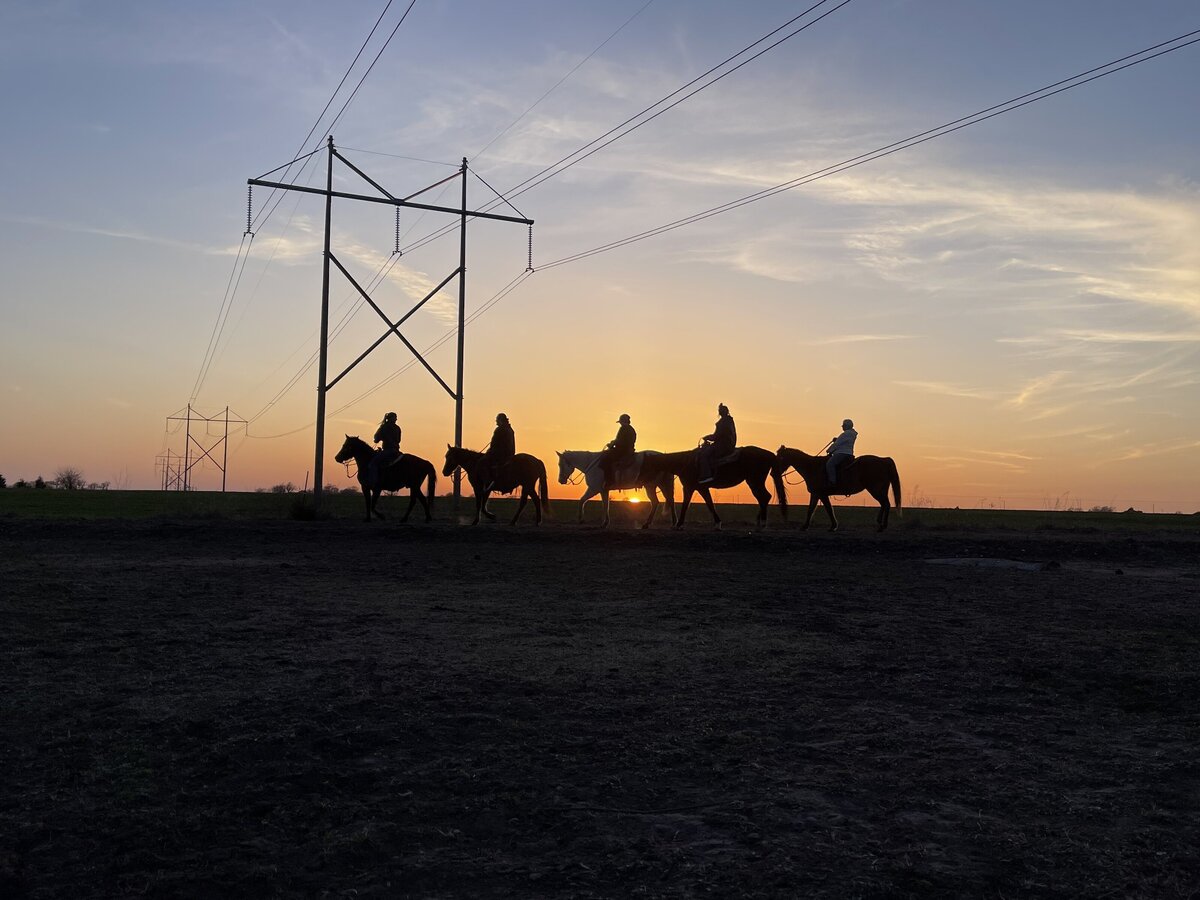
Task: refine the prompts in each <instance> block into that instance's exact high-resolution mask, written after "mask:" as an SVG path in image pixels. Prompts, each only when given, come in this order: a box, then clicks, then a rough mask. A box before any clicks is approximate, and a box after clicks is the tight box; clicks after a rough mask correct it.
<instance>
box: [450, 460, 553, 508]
mask: <svg viewBox="0 0 1200 900" xmlns="http://www.w3.org/2000/svg"><path fill="white" fill-rule="evenodd" d="M486 462H487V459H486V457H485V455H484V454H483V453H480V452H478V451H477V450H466V449H464V448H462V447H451V446H450V445H449V444H447V445H446V464H445V465H444V466H442V474H443V475H449V474H450V473H451V472H453V471H454V470H455V469H457V468H459V467H460V466H461V467H462V470H463V471H464V472H466V473H467V481H469V482H471V490H472V491H473V492H474V494H475V518H474V520H473V521H472V522H471V524H472V525H478V524H479V516H480V514H481V513H482V514H483V515H485V516H487V517H488V518H489V519H495V518H496V517H495V516H494V515H492V514H491V513H490V512H488V511H487V501H488V496H489V495H490V494H491V492H492V491H497V492H498V493H501V494H507V493H510V492H511V491H514V490H516V489H517V488H520V489H521V502H520V503H519V504H518V505H517V512H516V515H514V516H513V517H512V521H511V522H510V523H509V524H510V525H516V524H517V519H519V518H521V513H522V512H523V511H524V509H525V504H526V503H528V502H529V501H530V500H533V512H534V515H535V517H536V518H535V524H537V525H541V524H542V514H543V513H546V514H549V512H550V505H549V504H550V499H549V496H548V494H547V490H546V465H545V463H543V462H542V461H541V460H540V459H538V458H537V457H536V456H531V455H530V454H528V453H518V454H517V455H516V456H514V457H513V458H512V459H511V460H509V461H508V462H507V463H505V464H504V465H502V466H500V468H499V469H497V470H496V472H495V474H494V475H493V476H489V475H488V467H487V466H486V465H485V463H486ZM493 479H494V480H493ZM539 489H540V494H539Z"/></svg>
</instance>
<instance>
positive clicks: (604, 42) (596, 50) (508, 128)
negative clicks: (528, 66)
mask: <svg viewBox="0 0 1200 900" xmlns="http://www.w3.org/2000/svg"><path fill="white" fill-rule="evenodd" d="M653 2H654V0H646V2H645V3H643V4H642V6H641V8H640V9H638V11H637V12H635V13H634V14H633V15H632V16H630V17H629V18H628V19H626V20H625V21H624V22H622V23H621V25H620V26H619V27H618V28H617V30H616V31H614V32H613V33H612V34H610V35H609V36H608V37H606V38H605V39H604V40H602V41H601V42H600V43H599V44H597V45H596V46H595V47H594V48H593V49H592V52H591V53H589V54H588V55H587V56H585V57H584V58H583V59H581V60H580V61H579V62H578V63H576V64H575V66H574V68H572V69H571V71H569V72H567V74H566V75H564V76H563V77H562V78H560V79H558V81H557V82H555V84H554V87H552V88H550V90H548V91H546V93H544V94H542V96H540V97H538V98H537V99H536V100H534V101H533V103H531V104H529V106H528V107H526V109H525V112H523V113H521V114H520V115H519V116H517V117H516V118H515V119H513V120H512V121H511V122H509V123H508V124H507V125H506V126H504V128H502V129H501V130H500V132H499V133H498V134H497V135H496V136H495V137H494V138H492V139H491V140H490V141H488V142H487V143H486V144H484V145H483V147H482V148H481V149H480V150H479V151H478V152H476V154H475V155H474V156H473V157H471V161H472V162H478V161H479V160H480V159H481V158H482V157H483V154H484V153H485V152H487V149H488V148H489V147H491V146H492V144H494V143H496V141H498V140H500V138H502V137H504V135H506V134H508V132H509V131H511V130H512V128H513V127H514V126H515V125H516V124H517V123H518V122H520V121H521V120H522V119H524V118H525V117H526V116H527V115H529V114H530V113H531V112H533V110H534V109H535V108H536V107H537V106H538V104H540V103H541V102H542V101H543V100H545V99H546V98H547V97H549V96H550V95H551V94H553V93H554V92H555V91H557V90H558V89H559V88H560V87H562V86H563V84H564V83H565V82H566V81H567V79H568V78H570V77H571V76H572V75H574V74H575V73H576V72H578V71H579V70H580V69H581V68H583V66H584V64H585V63H586V62H587V61H588V60H589V59H591V58H592V57H593V56H595V55H596V54H597V53H599V52H600V51H601V50H603V49H604V47H605V46H606V45H607V44H608V42H609V41H611V40H612V39H613V38H615V37H616V36H617V35H618V34H620V33H621V32H622V31H624V30H625V27H626V26H627V25H628V24H629V23H630V22H632V21H633V20H634V19H636V18H637V17H638V16H640V15H641V14H642V13H644V12H645V11H646V8H647V7H648V6H649V5H650V4H651V3H653Z"/></svg>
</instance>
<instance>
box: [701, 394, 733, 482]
mask: <svg viewBox="0 0 1200 900" xmlns="http://www.w3.org/2000/svg"><path fill="white" fill-rule="evenodd" d="M717 415H718V416H720V418H719V419H717V425H716V427H715V428H714V429H713V433H712V434H706V435H705V436H704V437H702V438H701V440H702V441H704V446H703V447H701V448H700V458H699V460H698V466H697V468H698V474H699V476H700V483H701V484H708V483H709V482H710V481H712V480H713V473H714V471H715V470H716V468H717V463H718V462H720V461H721V460H722V459H724V458H725V457H726V456H728V455H729V454H731V453H732V452H733V451H734V448H736V447H737V425H735V424H734V421H733V416H731V415H730V414H729V407H728V406H726V405H725V404H724V403H721V404H718V405H717Z"/></svg>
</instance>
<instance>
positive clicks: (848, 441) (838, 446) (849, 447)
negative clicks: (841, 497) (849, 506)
mask: <svg viewBox="0 0 1200 900" xmlns="http://www.w3.org/2000/svg"><path fill="white" fill-rule="evenodd" d="M857 438H858V432H857V431H855V430H854V423H853V422H851V421H850V420H849V419H845V420H844V421H843V422H842V433H841V434H839V435H838V436H837V437H835V438H834V439H833V440H832V441H830V442H829V459H827V460H826V461H825V474H826V476H828V478H829V486H830V487H833V486H834V485H835V484H837V470H838V466H840V465H842V463H847V462H849V461H850V460H852V459H854V441H855V440H856V439H857Z"/></svg>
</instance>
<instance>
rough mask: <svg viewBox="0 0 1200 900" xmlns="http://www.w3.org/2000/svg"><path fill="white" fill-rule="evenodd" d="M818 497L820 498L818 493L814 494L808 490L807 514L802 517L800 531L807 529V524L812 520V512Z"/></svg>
mask: <svg viewBox="0 0 1200 900" xmlns="http://www.w3.org/2000/svg"><path fill="white" fill-rule="evenodd" d="M820 499H821V498H820V496H819V495H817V494H814V493H813V492H812V491H809V493H808V515H806V516H805V517H804V524H803V525H801V526H800V530H801V531H808V525H809V523H810V522H811V521H812V517H813V512H814V511H815V510H816V508H817V502H818V501H819V500H820Z"/></svg>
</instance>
